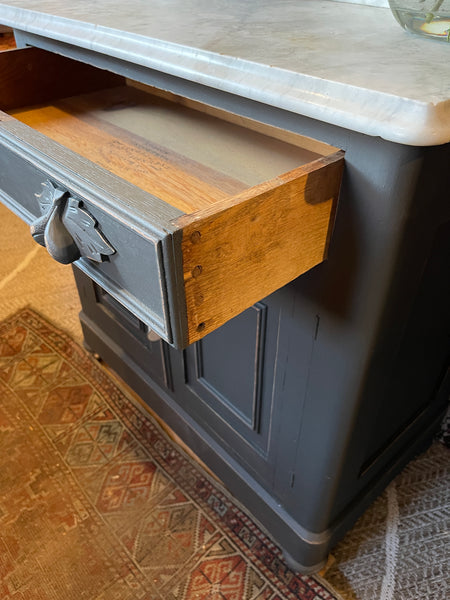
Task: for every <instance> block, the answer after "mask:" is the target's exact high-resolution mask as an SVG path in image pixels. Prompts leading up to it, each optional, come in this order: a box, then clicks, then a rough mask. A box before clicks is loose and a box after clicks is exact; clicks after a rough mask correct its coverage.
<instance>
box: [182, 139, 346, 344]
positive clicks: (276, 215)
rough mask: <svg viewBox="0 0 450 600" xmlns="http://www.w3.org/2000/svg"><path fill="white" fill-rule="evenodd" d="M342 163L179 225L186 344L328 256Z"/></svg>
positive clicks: (279, 182) (286, 178) (305, 171)
mask: <svg viewBox="0 0 450 600" xmlns="http://www.w3.org/2000/svg"><path fill="white" fill-rule="evenodd" d="M343 157H344V153H343V152H342V151H338V152H336V153H334V154H332V155H330V156H328V157H323V158H320V159H318V160H317V161H313V162H312V163H310V164H308V165H305V166H303V167H299V168H298V169H295V170H294V171H291V172H290V173H286V174H285V175H282V176H280V177H278V178H276V179H274V180H272V181H269V182H267V183H264V184H261V185H260V186H256V187H255V188H252V189H250V190H247V191H246V192H244V193H243V194H240V195H238V196H236V197H234V198H232V199H231V200H229V201H225V202H224V203H223V204H222V205H220V206H219V205H217V204H216V205H215V206H214V207H213V209H206V210H205V211H200V212H198V213H197V214H195V215H183V216H181V217H180V218H179V219H178V220H177V225H178V226H179V227H180V229H182V231H183V239H182V252H183V259H184V261H183V270H184V289H185V297H186V308H187V320H188V343H192V342H195V341H197V340H198V339H200V338H201V337H203V336H204V335H206V334H207V333H209V332H211V331H213V330H214V329H216V328H217V327H219V326H220V325H222V324H223V323H225V322H226V321H228V320H229V319H231V318H232V317H233V316H235V315H237V314H239V313H240V312H241V311H243V310H245V309H246V308H248V307H249V306H251V305H252V304H254V303H255V302H257V301H258V300H260V299H261V298H264V297H265V296H267V295H268V294H270V293H272V292H273V291H275V290H277V289H279V288H280V287H282V286H283V285H285V284H287V283H289V282H290V281H292V280H293V279H295V278H296V277H298V276H299V275H301V274H302V273H304V272H305V271H307V270H309V269H311V268H312V267H313V266H315V265H317V264H318V263H319V262H321V261H322V260H323V259H324V258H325V257H326V252H327V246H328V241H329V237H330V227H332V224H333V220H334V219H333V214H334V211H335V209H336V202H337V196H338V192H339V182H340V180H341V174H342V169H343V164H344V158H343Z"/></svg>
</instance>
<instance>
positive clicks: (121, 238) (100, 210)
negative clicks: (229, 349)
mask: <svg viewBox="0 0 450 600" xmlns="http://www.w3.org/2000/svg"><path fill="white" fill-rule="evenodd" d="M1 141H2V140H1V137H0V142H1ZM36 162H38V161H37V160H31V159H28V160H27V158H26V157H24V156H20V152H19V151H17V150H16V149H15V148H9V147H7V146H6V145H2V146H1V148H0V200H1V201H2V202H3V203H4V204H6V205H7V206H9V207H10V208H11V209H12V210H13V211H14V212H15V213H16V214H18V215H19V216H20V217H21V218H22V219H23V220H24V221H25V222H26V223H28V224H30V223H32V222H33V221H35V220H36V218H38V217H39V216H41V209H40V205H39V202H38V198H37V196H38V194H41V193H42V191H43V184H45V183H46V182H51V183H52V184H53V185H54V186H56V187H57V188H61V189H63V190H66V191H67V192H68V194H69V195H70V197H73V198H75V199H76V200H79V201H81V202H82V206H83V208H84V209H85V210H87V211H88V213H89V214H90V215H91V216H92V217H93V218H94V219H95V220H96V221H97V223H98V224H99V230H101V234H102V236H104V237H105V238H106V240H107V241H108V242H109V244H110V245H111V246H112V247H113V248H114V250H115V252H114V254H112V255H111V256H109V257H108V259H107V260H106V261H105V262H95V261H93V260H91V259H88V258H80V259H79V260H77V261H76V264H77V266H78V267H79V268H81V269H82V270H83V271H84V272H85V273H86V274H87V275H89V276H90V277H92V279H93V280H94V281H96V282H97V283H98V284H100V285H101V286H102V287H103V288H104V289H106V290H107V292H108V293H109V294H111V296H113V297H114V298H115V299H117V300H118V301H119V302H120V303H122V304H123V305H124V306H126V308H128V310H130V311H131V312H133V313H134V314H135V315H136V316H137V317H138V318H140V319H141V320H142V321H144V322H145V323H146V324H148V325H149V326H150V327H151V328H152V329H154V330H155V331H156V332H157V333H158V334H159V335H161V337H163V338H164V339H166V340H167V341H169V342H171V341H172V334H171V328H170V323H169V318H168V314H167V309H166V307H167V293H166V283H165V278H164V267H163V248H168V249H169V251H170V245H169V244H167V243H164V235H161V236H158V235H155V234H154V233H153V232H152V231H148V230H147V231H145V228H144V227H142V228H141V229H139V228H138V227H137V226H136V224H134V223H130V224H128V223H127V222H125V221H124V219H123V215H120V214H114V212H112V211H111V210H107V209H106V208H105V207H104V204H103V203H101V202H99V201H98V198H96V194H95V191H93V190H89V189H88V188H87V189H86V190H80V189H79V188H78V186H74V182H73V181H70V180H69V179H67V178H66V177H64V175H62V174H61V173H59V172H58V169H57V168H56V166H55V169H54V170H52V169H49V168H48V165H39V164H36ZM33 163H34V164H33ZM89 187H91V186H89ZM100 205H101V207H100ZM166 259H167V260H170V257H169V258H167V257H166Z"/></svg>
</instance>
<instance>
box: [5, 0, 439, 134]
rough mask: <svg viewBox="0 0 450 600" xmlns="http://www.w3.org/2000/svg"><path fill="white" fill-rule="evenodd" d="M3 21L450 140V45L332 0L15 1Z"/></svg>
mask: <svg viewBox="0 0 450 600" xmlns="http://www.w3.org/2000/svg"><path fill="white" fill-rule="evenodd" d="M0 23H3V24H6V25H10V26H12V27H17V28H21V29H23V30H25V31H29V32H32V33H36V34H39V35H43V36H48V37H51V38H54V39H57V40H60V41H64V42H69V43H72V44H76V45H79V46H81V47H84V48H91V49H93V50H96V51H98V52H102V53H106V54H110V55H112V56H115V57H117V58H122V59H126V60H132V61H134V62H136V63H138V64H141V65H146V66H148V67H151V68H156V69H159V70H161V71H164V72H167V73H171V74H173V75H177V76H179V77H183V78H187V79H190V80H193V81H196V82H200V83H203V84H205V85H209V86H212V87H216V88H218V89H223V90H226V91H229V92H232V93H234V94H238V95H242V96H245V97H248V98H252V99H255V100H258V101H261V102H265V103H268V104H271V105H275V106H279V107H281V108H284V109H287V110H290V111H293V112H296V113H299V114H303V115H307V116H309V117H313V118H316V119H320V120H322V121H325V122H328V123H333V124H336V125H340V126H343V127H346V128H349V129H353V130H356V131H360V132H363V133H366V134H369V135H373V136H381V137H383V138H385V139H388V140H392V141H395V142H400V143H405V144H411V145H433V144H441V143H445V142H448V141H450V44H446V43H443V42H441V41H435V40H428V39H425V38H422V37H420V36H415V35H412V34H409V33H407V32H405V31H404V30H403V29H402V28H401V27H400V26H399V25H398V24H397V22H396V21H395V20H394V18H393V16H392V15H391V13H390V11H389V10H388V9H386V8H377V7H372V6H365V5H358V4H354V3H348V4H347V3H343V2H330V1H327V0H301V1H299V0H279V1H274V0H258V1H257V2H242V1H241V0H190V1H189V2H188V1H186V0H128V1H126V2H125V1H123V0H120V1H119V0H97V2H92V0H78V1H76V2H70V3H69V2H66V1H64V0H9V1H8V2H7V4H0Z"/></svg>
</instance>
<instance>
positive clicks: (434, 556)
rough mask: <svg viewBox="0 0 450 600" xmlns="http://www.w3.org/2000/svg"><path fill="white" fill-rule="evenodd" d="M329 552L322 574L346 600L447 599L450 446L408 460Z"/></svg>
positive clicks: (449, 591)
mask: <svg viewBox="0 0 450 600" xmlns="http://www.w3.org/2000/svg"><path fill="white" fill-rule="evenodd" d="M333 556H334V557H335V559H336V562H335V564H334V565H333V567H332V568H331V569H330V570H329V571H328V572H327V574H326V577H327V580H328V581H330V582H331V583H332V584H333V585H334V587H335V588H336V589H337V590H339V592H340V593H341V594H342V596H343V597H344V598H345V599H346V600H448V599H449V598H450V449H449V448H446V447H445V446H444V444H442V443H440V442H436V443H434V444H433V445H432V446H431V448H430V449H429V450H428V451H427V452H426V453H425V454H423V455H421V456H419V457H418V458H417V459H416V460H414V461H412V462H411V463H409V465H407V467H406V468H405V469H404V470H403V471H402V473H400V475H399V476H398V477H397V478H396V479H395V480H394V481H393V482H392V483H391V484H390V485H389V486H388V488H387V489H386V490H385V492H384V493H383V494H382V495H381V496H380V497H379V498H377V500H376V501H375V502H374V503H373V504H372V506H370V508H369V509H368V510H367V511H366V512H365V513H364V515H363V516H362V517H361V518H360V519H359V521H358V522H357V523H356V525H355V526H354V527H353V529H352V530H351V531H350V532H349V533H348V534H347V535H346V536H345V538H344V539H343V540H342V541H341V542H340V544H338V546H337V547H336V548H335V549H334V550H333Z"/></svg>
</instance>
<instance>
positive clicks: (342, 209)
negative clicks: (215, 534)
mask: <svg viewBox="0 0 450 600" xmlns="http://www.w3.org/2000/svg"><path fill="white" fill-rule="evenodd" d="M278 117H280V115H279V113H276V114H272V118H273V119H274V120H277V118H278ZM280 118H282V120H283V122H284V123H285V124H286V122H288V121H289V117H287V116H286V115H283V116H282V117H280ZM295 123H296V126H298V127H301V129H302V130H303V132H304V133H306V134H308V135H312V136H313V137H316V138H319V139H321V140H323V141H326V142H328V143H332V144H334V145H338V146H341V147H344V148H345V149H346V152H347V154H346V165H347V166H346V173H345V177H344V182H343V188H342V194H341V198H340V204H339V208H338V213H337V221H336V227H335V231H334V234H333V238H332V243H331V247H330V252H329V259H328V260H327V261H326V262H325V263H322V264H321V265H319V266H317V267H316V268H315V269H313V270H312V271H310V272H308V273H307V274H305V275H303V276H301V277H299V278H298V279H297V280H295V281H294V282H292V283H291V284H289V285H288V286H286V287H284V288H283V289H282V290H279V291H278V292H277V293H276V294H273V295H272V296H270V297H269V298H266V299H264V301H263V302H262V305H264V306H265V307H267V308H266V319H267V324H269V323H270V322H272V323H275V322H276V323H277V325H276V328H275V329H273V331H272V332H271V333H270V332H269V330H266V336H265V342H264V349H263V351H262V354H264V369H263V373H262V385H263V388H262V389H263V390H264V386H265V385H266V384H268V385H269V386H270V387H271V388H272V391H273V396H272V397H271V399H270V400H265V401H263V402H262V404H261V408H262V419H261V424H262V430H261V437H260V438H259V440H258V436H257V434H256V433H255V430H254V429H253V428H252V426H249V419H247V422H246V423H245V419H244V420H243V419H242V418H239V416H238V415H237V413H239V412H241V413H242V414H244V415H247V416H248V415H249V414H250V413H249V390H250V389H251V386H250V385H249V381H250V380H252V379H253V378H257V377H258V373H257V368H256V366H257V364H258V362H257V361H255V348H256V347H257V346H256V341H257V339H258V336H257V335H256V328H255V324H254V323H255V317H254V315H253V313H252V311H251V310H250V311H247V314H246V315H245V314H244V315H241V317H240V318H239V319H240V321H239V319H238V320H237V321H236V322H233V321H232V322H230V323H229V324H228V325H227V328H228V331H226V332H223V334H222V333H221V332H220V330H219V331H218V332H216V334H215V336H214V337H212V338H211V342H210V343H209V341H208V337H207V338H205V340H204V341H203V342H202V343H201V345H202V346H204V347H206V348H207V351H208V365H209V367H208V368H205V369H204V371H203V378H204V379H205V380H206V381H201V382H199V381H198V373H199V369H198V362H199V351H198V349H197V348H198V346H197V347H196V346H194V347H191V348H189V349H188V350H187V351H185V352H184V353H180V352H178V351H176V350H173V349H170V350H169V353H168V357H169V358H170V361H169V362H170V370H171V373H172V382H173V389H172V390H167V389H165V390H164V391H163V389H162V388H161V387H158V384H157V382H158V379H155V378H154V377H152V376H150V378H149V377H147V376H146V375H145V371H146V367H145V365H144V366H141V367H140V368H136V367H135V365H134V362H133V361H132V360H130V358H129V353H128V345H127V344H125V345H124V344H123V342H124V339H125V338H122V337H121V336H118V337H114V334H113V333H112V331H113V326H112V323H111V322H106V323H104V326H103V329H101V328H98V327H97V325H96V320H97V317H96V313H95V310H96V309H95V307H92V306H88V305H86V306H83V311H84V312H85V313H86V315H87V317H88V320H87V321H86V320H85V321H84V322H85V328H86V329H85V330H86V335H87V337H88V339H89V340H90V343H91V344H93V346H94V349H96V350H98V351H100V350H101V352H102V353H104V355H105V357H107V360H108V361H109V362H111V363H112V364H113V365H115V368H118V369H122V374H123V375H124V376H125V377H126V379H127V380H128V381H129V383H130V384H131V385H134V386H135V387H136V389H137V390H138V391H139V393H140V394H141V395H142V396H143V398H144V399H145V400H146V401H147V402H148V403H149V404H150V405H151V406H152V407H154V408H156V409H157V410H158V411H159V412H160V413H161V414H162V415H163V416H164V418H165V419H167V420H168V422H169V424H170V425H171V426H172V427H174V429H175V430H176V431H177V432H178V433H179V434H180V435H181V436H182V437H183V439H185V441H186V442H187V443H188V444H190V445H191V446H192V447H193V448H194V449H195V450H196V451H197V452H199V454H200V455H201V457H202V459H203V460H205V461H206V462H207V464H209V465H210V466H211V468H214V469H215V470H216V473H217V474H218V475H219V476H220V477H222V479H223V481H224V482H225V483H226V485H227V486H229V487H230V489H231V490H232V491H233V493H234V494H235V495H236V497H237V498H238V500H240V501H241V502H243V503H244V504H245V505H246V507H247V508H248V510H249V511H250V512H251V513H252V514H253V515H254V516H255V517H256V518H258V519H259V520H260V521H261V522H262V523H263V525H264V526H265V527H266V528H267V529H268V530H269V532H270V533H271V535H272V536H273V537H274V538H275V539H276V540H277V542H278V543H280V544H281V546H282V547H283V548H284V550H285V552H286V554H287V555H289V556H290V558H291V559H292V560H293V562H297V563H298V564H299V565H301V567H302V569H303V570H308V569H309V568H315V567H317V566H318V565H319V564H320V563H321V561H323V559H324V558H325V556H326V554H327V552H328V551H329V549H330V547H332V545H333V544H334V543H336V541H337V540H338V539H339V538H340V537H342V535H343V534H344V533H345V531H346V530H347V529H348V528H349V527H350V526H351V524H352V523H353V522H354V521H355V519H356V518H357V517H358V516H359V515H360V514H361V512H362V511H363V510H364V508H365V507H366V506H367V505H368V504H369V503H370V502H371V501H372V500H373V498H374V497H375V496H376V495H377V494H378V493H380V492H381V491H382V489H383V488H384V486H385V485H386V484H387V483H388V482H389V481H390V479H391V478H392V477H393V476H394V475H395V474H396V473H397V472H398V470H399V469H400V468H402V466H404V465H405V464H406V462H407V461H408V460H409V459H410V458H412V457H413V456H414V455H415V454H416V453H417V452H420V451H421V450H423V449H424V447H425V446H426V444H427V443H429V442H430V440H431V438H432V435H433V432H434V431H435V430H436V428H437V427H438V425H439V421H440V417H441V414H442V413H443V412H444V410H445V407H446V404H447V403H448V397H449V393H450V377H449V376H448V375H447V377H446V372H447V369H448V366H449V361H450V347H449V333H450V314H449V309H448V307H449V306H450V289H449V284H450V282H449V277H448V274H449V272H450V247H449V246H450V235H449V231H450V206H449V203H448V201H447V195H446V190H447V189H449V185H450V180H449V178H450V173H449V172H448V169H446V168H445V165H446V164H448V161H449V159H450V145H447V146H442V147H437V148H430V149H421V148H416V149H415V148H410V147H406V146H399V145H396V144H391V143H388V142H383V141H382V140H375V139H372V138H369V137H365V136H361V135H358V134H354V133H351V132H348V131H345V130H341V129H338V128H329V127H325V126H323V124H320V123H316V122H313V121H310V120H303V121H301V122H298V119H296V120H295ZM242 319H243V320H242ZM238 325H240V326H238ZM110 336H111V337H110ZM111 338H112V340H111ZM128 342H129V343H130V344H131V347H132V346H133V343H132V342H131V341H130V340H128ZM119 346H122V347H124V348H125V349H126V352H125V355H123V352H122V355H117V353H116V352H115V350H114V348H117V347H119ZM236 348H242V349H243V352H244V356H242V357H241V358H240V360H239V361H236V360H235V357H234V355H233V353H235V352H236ZM258 352H259V354H260V355H261V350H258ZM238 354H239V350H238ZM200 355H201V353H200ZM149 362H151V363H153V361H149ZM154 364H157V363H154ZM250 368H252V369H253V370H252V373H251V375H249V369H250ZM217 373H220V376H219V375H217ZM227 376H228V378H227ZM160 379H161V377H160ZM152 381H153V382H154V383H152ZM233 382H236V388H235V387H234V386H233ZM205 383H206V385H205ZM239 384H242V387H240V385H239ZM155 386H156V387H155ZM208 388H209V389H208ZM211 388H213V389H214V390H215V391H214V392H213V393H211ZM239 390H240V391H241V393H240V391H239ZM217 392H220V395H222V396H223V398H220V402H218V400H217V397H218V396H219V394H218V393H217ZM263 396H264V392H263ZM267 409H268V412H267V413H265V414H264V410H267ZM250 421H251V419H250ZM263 431H264V432H265V433H263ZM261 449H262V450H263V451H261Z"/></svg>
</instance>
